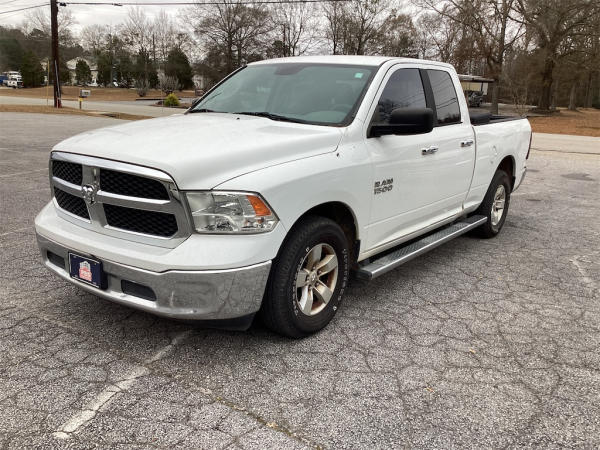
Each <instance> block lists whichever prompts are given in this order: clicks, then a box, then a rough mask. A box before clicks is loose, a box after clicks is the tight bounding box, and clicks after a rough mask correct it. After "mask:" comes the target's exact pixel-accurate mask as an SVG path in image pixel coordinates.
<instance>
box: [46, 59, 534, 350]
mask: <svg viewBox="0 0 600 450" xmlns="http://www.w3.org/2000/svg"><path fill="white" fill-rule="evenodd" d="M530 142H531V127H530V126H529V122H528V121H527V120H526V119H521V118H518V117H517V118H510V117H502V116H492V115H491V114H489V113H477V114H472V115H470V113H469V110H468V106H467V102H466V101H465V97H464V95H462V94H461V85H460V82H459V79H458V76H457V74H456V72H455V70H454V68H453V67H452V66H450V65H449V64H444V63H440V62H434V61H423V60H415V59H405V58H388V57H374V56H371V57H369V56H320V57H319V56H314V57H295V58H283V59H275V60H268V61H261V62H256V63H252V64H248V65H247V66H245V67H243V68H241V69H239V70H238V71H236V72H234V73H233V74H231V75H230V76H228V77H227V78H226V79H224V80H223V81H222V82H221V83H219V84H217V85H216V86H215V87H214V88H212V89H211V90H209V91H208V92H207V93H206V94H205V95H204V96H203V97H202V98H201V99H200V100H198V101H197V102H195V103H194V105H193V106H192V107H191V108H190V109H189V110H188V111H187V112H186V113H185V114H184V115H174V116H170V117H165V118H159V119H153V120H145V121H139V122H132V123H128V124H126V125H119V126H115V127H110V128H105V129H100V130H96V131H90V132H86V133H83V134H80V135H78V136H75V137H72V138H70V139H67V140H65V141H63V142H61V143H59V144H57V145H56V146H55V147H54V149H53V150H52V152H51V155H50V184H51V189H52V194H53V197H52V201H51V202H50V203H49V204H48V205H47V206H46V207H44V209H43V210H42V211H41V212H40V214H39V215H38V216H37V218H36V220H35V226H36V233H37V239H38V243H39V247H40V250H41V254H42V258H43V261H44V264H45V265H46V267H48V269H50V270H51V271H53V272H54V273H56V274H58V275H59V276H61V277H62V278H64V279H65V280H68V281H70V282H71V283H73V284H75V285H77V286H79V287H81V288H82V289H85V290H87V291H89V292H92V293H94V294H96V295H98V296H101V297H104V298H106V299H109V300H112V301H115V302H117V303H121V304H125V305H129V306H131V307H134V308H139V309H141V310H144V311H147V312H151V313H154V314H158V315H162V316H166V317H171V318H178V319H196V320H209V321H214V320H221V321H223V320H225V321H228V324H229V326H237V327H240V328H246V327H248V326H249V325H250V323H251V321H252V319H253V317H254V315H255V314H256V313H257V312H259V311H260V313H261V315H262V317H263V320H264V322H265V323H266V324H267V326H269V327H270V328H271V329H273V330H275V331H277V332H279V333H281V334H284V335H286V336H291V337H295V338H297V337H302V336H306V335H308V334H311V333H314V332H316V331H318V330H320V329H321V328H323V327H324V326H326V325H327V324H328V323H329V321H330V320H331V319H332V318H333V316H334V315H335V313H336V311H337V310H338V308H339V307H340V305H341V300H342V297H343V294H344V291H345V290H346V286H347V283H348V278H349V274H350V271H351V270H354V271H355V273H356V275H357V276H358V277H361V278H364V279H367V280H370V279H373V278H376V277H378V276H379V275H381V274H383V273H386V272H387V271H389V270H392V269H394V268H396V267H398V266H399V265H401V264H403V263H405V262H406V261H409V260H410V259H412V258H414V257H416V256H418V255H420V254H422V253H425V252H427V251H429V250H431V249H432V248H435V247H436V246H438V245H440V244H442V243H444V242H447V241H448V240H450V239H452V238H454V237H457V236H460V235H461V234H463V233H465V232H467V231H469V230H474V231H476V232H478V233H479V235H480V236H482V237H484V238H491V237H494V236H496V235H497V234H498V233H499V232H500V231H501V229H502V227H503V225H504V223H505V220H506V215H507V212H508V207H509V204H510V196H511V193H512V192H513V191H514V190H515V189H517V188H518V187H519V185H520V184H521V182H522V180H523V178H524V176H525V172H526V164H527V163H526V160H527V157H528V156H529V146H530ZM376 300H377V299H373V301H376Z"/></svg>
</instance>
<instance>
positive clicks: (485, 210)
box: [475, 170, 511, 238]
mask: <svg viewBox="0 0 600 450" xmlns="http://www.w3.org/2000/svg"><path fill="white" fill-rule="evenodd" d="M510 191H511V184H510V179H509V178H508V175H507V174H506V172H504V171H503V170H498V171H496V173H495V174H494V177H493V178H492V182H491V183H490V187H489V188H488V191H487V193H486V194H485V197H484V198H483V202H481V205H479V208H478V209H477V211H476V212H475V214H480V215H483V216H486V217H487V222H486V223H484V224H483V225H482V226H480V227H479V228H477V230H476V232H477V234H478V235H479V236H481V237H483V238H492V237H494V236H496V235H497V234H498V233H500V230H501V229H502V227H503V226H504V221H505V220H506V215H507V214H508V206H509V204H510Z"/></svg>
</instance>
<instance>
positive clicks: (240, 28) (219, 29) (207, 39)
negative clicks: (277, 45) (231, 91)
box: [189, 0, 271, 73]
mask: <svg viewBox="0 0 600 450" xmlns="http://www.w3.org/2000/svg"><path fill="white" fill-rule="evenodd" d="M189 12H190V16H191V17H192V21H193V23H194V24H195V28H194V31H195V33H196V34H197V36H198V38H199V39H201V40H202V41H203V43H204V44H205V45H206V47H210V49H209V50H210V51H211V52H213V53H218V54H221V56H222V59H223V62H224V69H225V71H226V72H227V73H229V72H231V71H233V70H234V69H235V68H237V67H240V66H241V65H243V64H244V63H246V62H247V60H248V57H250V56H251V55H252V54H253V53H254V52H257V51H259V50H260V49H263V48H264V42H262V41H263V39H264V37H265V35H266V33H268V32H269V31H270V28H271V24H270V21H269V20H268V14H269V13H268V11H267V10H266V8H264V7H262V6H250V5H248V4H246V3H244V2H242V1H240V0H224V2H223V3H219V4H216V5H211V6H210V7H207V5H204V4H201V3H200V4H198V6H196V7H192V9H191V10H190V11H189Z"/></svg>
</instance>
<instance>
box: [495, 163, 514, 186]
mask: <svg viewBox="0 0 600 450" xmlns="http://www.w3.org/2000/svg"><path fill="white" fill-rule="evenodd" d="M515 167H516V163H515V158H514V157H513V156H512V155H508V156H505V157H504V159H502V161H500V164H498V167H497V168H496V171H498V170H503V171H504V172H506V174H507V175H508V178H509V180H510V187H511V190H512V189H514V187H515Z"/></svg>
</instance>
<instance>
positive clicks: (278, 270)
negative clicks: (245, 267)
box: [261, 216, 350, 338]
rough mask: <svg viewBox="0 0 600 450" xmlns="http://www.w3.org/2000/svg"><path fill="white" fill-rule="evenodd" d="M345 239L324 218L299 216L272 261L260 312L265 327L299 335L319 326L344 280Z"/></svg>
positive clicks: (330, 314)
mask: <svg viewBox="0 0 600 450" xmlns="http://www.w3.org/2000/svg"><path fill="white" fill-rule="evenodd" d="M349 268H350V263H349V247H348V240H347V239H346V236H345V235H344V232H343V231H342V229H341V228H340V226H339V225H338V224H337V223H335V222H334V221H332V220H330V219H327V218H324V217H317V216H312V217H307V218H305V219H302V221H301V222H300V223H298V224H297V225H296V226H295V227H294V228H293V229H292V231H291V234H290V236H289V237H288V238H287V239H286V241H285V242H284V244H283V246H282V248H281V250H280V251H279V255H278V256H277V258H276V260H275V261H274V264H273V268H272V269H271V274H270V276H269V282H268V286H267V291H266V295H265V299H264V301H263V305H262V308H261V316H262V318H263V321H264V323H265V325H267V327H269V328H270V329H271V330H273V331H275V332H277V333H280V334H283V335H285V336H289V337H292V338H300V337H304V336H307V335H309V334H312V333H315V332H317V331H319V330H320V329H322V328H323V327H325V326H326V325H327V324H328V323H329V322H330V321H331V319H332V318H333V316H334V315H335V313H336V311H337V309H338V307H339V305H340V302H341V300H342V295H343V293H344V290H345V288H346V284H347V282H348V273H349Z"/></svg>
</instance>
